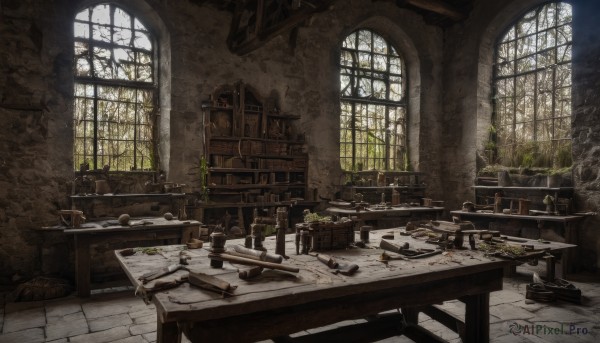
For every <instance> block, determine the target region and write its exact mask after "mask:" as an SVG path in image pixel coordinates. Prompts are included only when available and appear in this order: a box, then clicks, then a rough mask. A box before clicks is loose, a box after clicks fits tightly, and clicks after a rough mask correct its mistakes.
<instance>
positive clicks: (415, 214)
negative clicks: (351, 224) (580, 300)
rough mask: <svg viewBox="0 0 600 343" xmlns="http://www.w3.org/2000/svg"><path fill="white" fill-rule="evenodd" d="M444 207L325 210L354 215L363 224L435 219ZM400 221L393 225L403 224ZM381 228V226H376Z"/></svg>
mask: <svg viewBox="0 0 600 343" xmlns="http://www.w3.org/2000/svg"><path fill="white" fill-rule="evenodd" d="M444 210H445V208H444V207H427V206H406V207H400V206H393V207H391V208H381V209H380V208H377V207H368V208H366V209H364V210H359V211H357V210H355V209H352V208H343V207H335V206H334V207H328V208H327V209H325V212H327V213H329V214H332V215H337V216H341V217H356V218H357V219H358V220H359V221H360V223H361V224H365V223H366V222H368V221H377V222H379V221H383V220H386V219H406V221H409V220H411V219H421V217H427V219H432V220H437V219H439V217H440V215H441V214H442V213H443V212H444ZM404 224H406V223H405V222H404V223H401V224H397V225H394V226H399V225H404ZM376 228H377V229H382V228H383V227H376Z"/></svg>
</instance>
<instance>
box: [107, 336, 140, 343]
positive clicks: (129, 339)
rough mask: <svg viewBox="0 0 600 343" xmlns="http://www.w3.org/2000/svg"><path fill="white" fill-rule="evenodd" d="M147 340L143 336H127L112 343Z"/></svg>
mask: <svg viewBox="0 0 600 343" xmlns="http://www.w3.org/2000/svg"><path fill="white" fill-rule="evenodd" d="M145 342H146V340H145V339H144V338H143V337H142V336H141V335H138V336H131V337H127V338H123V339H119V340H116V341H113V342H111V343H145Z"/></svg>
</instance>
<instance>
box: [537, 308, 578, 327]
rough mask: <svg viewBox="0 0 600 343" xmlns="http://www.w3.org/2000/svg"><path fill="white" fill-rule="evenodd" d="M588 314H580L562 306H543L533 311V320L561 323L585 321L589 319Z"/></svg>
mask: <svg viewBox="0 0 600 343" xmlns="http://www.w3.org/2000/svg"><path fill="white" fill-rule="evenodd" d="M589 320H590V318H589V314H588V315H586V314H580V313H576V312H573V311H569V310H568V309H565V308H562V307H553V306H549V307H545V308H543V309H540V310H539V311H537V312H536V313H535V321H538V322H543V321H550V322H554V321H556V322H561V323H585V322H587V321H589Z"/></svg>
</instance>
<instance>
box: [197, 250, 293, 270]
mask: <svg viewBox="0 0 600 343" xmlns="http://www.w3.org/2000/svg"><path fill="white" fill-rule="evenodd" d="M208 258H210V259H211V261H221V264H222V263H223V261H227V262H231V263H238V264H243V265H249V266H259V267H264V268H268V269H277V270H283V271H286V272H291V273H298V272H299V271H300V269H298V268H296V267H290V266H286V265H282V264H279V263H273V262H266V261H260V260H254V259H251V258H247V257H241V256H235V255H231V254H228V253H220V254H217V253H210V254H208Z"/></svg>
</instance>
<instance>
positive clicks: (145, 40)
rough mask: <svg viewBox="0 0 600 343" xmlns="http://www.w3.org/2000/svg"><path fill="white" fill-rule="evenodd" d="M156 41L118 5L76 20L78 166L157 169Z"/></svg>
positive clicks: (81, 14) (92, 10)
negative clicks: (155, 130)
mask: <svg viewBox="0 0 600 343" xmlns="http://www.w3.org/2000/svg"><path fill="white" fill-rule="evenodd" d="M155 63H156V58H155V51H154V43H153V37H152V35H151V34H150V32H149V31H148V30H147V29H146V27H145V26H144V25H143V24H142V23H141V22H140V21H139V20H138V19H137V18H136V17H134V16H133V15H131V14H129V13H127V12H126V11H124V10H123V9H121V8H119V7H117V6H115V5H113V4H100V5H95V6H92V7H89V8H86V9H84V10H83V11H81V12H79V13H78V14H77V15H76V17H75V21H74V71H75V94H74V98H75V103H74V112H75V114H74V125H73V126H74V137H75V141H74V158H73V161H74V168H75V169H79V167H80V165H81V164H84V163H89V165H90V168H93V169H99V168H102V167H103V166H104V165H107V164H108V165H110V167H111V170H153V169H155V168H156V162H157V161H156V150H155V149H156V148H155V144H154V123H155V111H156V107H157V106H156V99H157V87H156V77H155V66H156V64H155Z"/></svg>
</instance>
